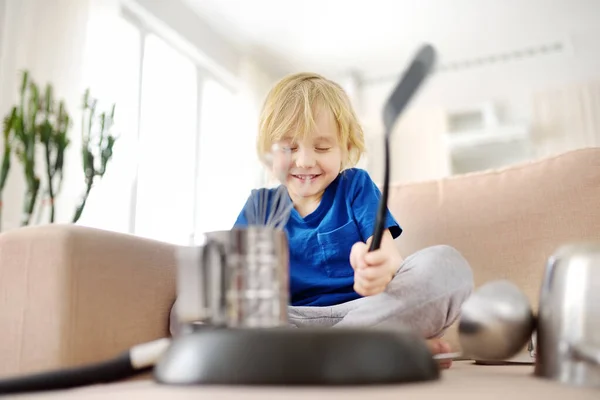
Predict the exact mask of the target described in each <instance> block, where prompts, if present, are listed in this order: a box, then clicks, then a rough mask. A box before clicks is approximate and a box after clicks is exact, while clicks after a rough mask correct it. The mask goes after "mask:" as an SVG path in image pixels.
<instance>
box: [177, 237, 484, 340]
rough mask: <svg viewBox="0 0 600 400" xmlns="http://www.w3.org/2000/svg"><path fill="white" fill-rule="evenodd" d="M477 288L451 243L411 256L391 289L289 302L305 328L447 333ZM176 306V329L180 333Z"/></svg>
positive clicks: (294, 321) (294, 317)
mask: <svg viewBox="0 0 600 400" xmlns="http://www.w3.org/2000/svg"><path fill="white" fill-rule="evenodd" d="M472 290H473V274H472V272H471V268H470V266H469V264H468V263H467V261H466V260H465V259H464V258H463V257H462V256H461V254H460V253H459V252H458V251H456V250H455V249H454V248H452V247H450V246H445V245H440V246H432V247H428V248H425V249H423V250H420V251H418V252H416V253H414V254H412V255H410V256H408V257H407V258H406V259H405V260H404V262H403V263H402V265H401V266H400V268H399V269H398V272H397V273H396V275H395V276H394V278H393V279H392V281H391V282H390V283H389V285H388V287H387V289H386V290H385V291H384V292H383V293H380V294H377V295H375V296H369V297H363V298H360V299H357V300H353V301H349V302H347V303H342V304H338V305H335V306H330V307H294V306H290V307H289V322H290V324H291V325H293V326H296V327H298V328H303V327H314V326H318V327H334V328H344V327H370V328H383V329H406V328H408V329H411V330H414V331H415V332H417V333H419V334H420V335H422V336H423V337H424V338H434V337H440V336H442V335H443V333H444V331H445V330H446V329H447V328H448V327H449V326H450V325H452V323H453V322H454V321H455V320H456V319H457V318H458V317H459V316H460V308H461V306H462V304H463V302H464V301H465V300H466V299H467V297H468V296H469V295H470V294H471V292H472ZM178 328H179V327H178V326H177V324H176V322H175V318H174V313H173V309H172V310H171V321H170V331H171V334H172V335H176V334H178V333H179V329H178Z"/></svg>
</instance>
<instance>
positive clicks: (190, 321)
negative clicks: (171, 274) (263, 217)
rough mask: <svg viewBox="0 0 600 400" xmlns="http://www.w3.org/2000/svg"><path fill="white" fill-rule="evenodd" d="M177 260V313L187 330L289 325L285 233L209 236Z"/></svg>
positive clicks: (266, 230)
mask: <svg viewBox="0 0 600 400" xmlns="http://www.w3.org/2000/svg"><path fill="white" fill-rule="evenodd" d="M177 257H178V279H177V290H178V293H177V304H176V314H177V318H178V320H179V323H180V324H182V325H183V326H184V328H185V327H186V326H187V328H188V330H189V329H190V328H193V327H194V326H197V325H198V324H199V323H200V324H202V325H204V326H207V325H208V326H211V327H229V328H237V327H261V328H267V327H278V326H286V325H287V306H288V292H289V289H288V285H289V282H288V280H289V278H288V268H289V267H288V264H289V262H288V258H289V249H288V244H287V237H286V234H285V232H284V231H282V230H281V229H276V228H274V227H268V226H259V225H255V226H249V227H245V228H236V229H232V230H229V231H218V232H209V233H206V234H205V235H204V243H200V244H199V245H198V246H190V247H182V248H180V249H179V250H178V252H177Z"/></svg>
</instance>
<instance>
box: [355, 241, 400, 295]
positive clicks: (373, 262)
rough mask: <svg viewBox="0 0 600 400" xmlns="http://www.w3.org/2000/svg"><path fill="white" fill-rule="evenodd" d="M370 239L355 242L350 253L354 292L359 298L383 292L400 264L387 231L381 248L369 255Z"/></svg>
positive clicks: (398, 254)
mask: <svg viewBox="0 0 600 400" xmlns="http://www.w3.org/2000/svg"><path fill="white" fill-rule="evenodd" d="M371 240H372V238H369V239H368V240H367V243H363V242H357V243H355V244H354V246H352V250H351V251H350V265H352V268H354V290H355V291H356V293H358V294H360V295H361V296H372V295H375V294H379V293H381V292H383V291H384V290H385V288H386V287H387V285H388V283H390V281H391V280H392V278H393V277H394V274H395V273H396V271H397V270H398V268H399V267H400V264H401V263H402V257H401V256H400V253H399V252H398V249H397V248H396V245H395V244H394V239H393V238H392V235H391V233H390V231H389V230H386V231H385V232H384V235H383V238H382V240H381V246H380V247H379V249H378V250H375V251H373V252H370V253H369V246H370V244H371Z"/></svg>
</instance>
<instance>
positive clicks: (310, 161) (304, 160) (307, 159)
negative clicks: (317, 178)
mask: <svg viewBox="0 0 600 400" xmlns="http://www.w3.org/2000/svg"><path fill="white" fill-rule="evenodd" d="M296 165H297V166H298V167H299V168H310V167H314V165H315V157H314V154H313V153H312V151H310V150H306V149H303V150H301V149H298V151H297V152H296Z"/></svg>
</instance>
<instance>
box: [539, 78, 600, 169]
mask: <svg viewBox="0 0 600 400" xmlns="http://www.w3.org/2000/svg"><path fill="white" fill-rule="evenodd" d="M532 119H533V120H532V123H533V132H532V140H533V144H534V146H533V147H534V149H535V155H536V157H544V156H549V155H554V154H557V153H562V152H565V151H569V150H574V149H578V148H585V147H596V146H599V145H600V81H592V82H587V83H579V84H573V85H570V86H565V87H562V88H558V89H553V90H547V91H544V92H539V93H536V94H535V95H534V97H533V117H532Z"/></svg>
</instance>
